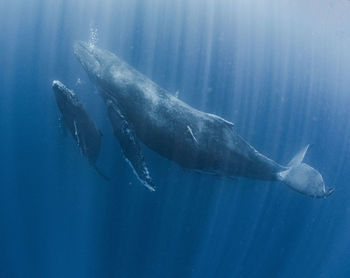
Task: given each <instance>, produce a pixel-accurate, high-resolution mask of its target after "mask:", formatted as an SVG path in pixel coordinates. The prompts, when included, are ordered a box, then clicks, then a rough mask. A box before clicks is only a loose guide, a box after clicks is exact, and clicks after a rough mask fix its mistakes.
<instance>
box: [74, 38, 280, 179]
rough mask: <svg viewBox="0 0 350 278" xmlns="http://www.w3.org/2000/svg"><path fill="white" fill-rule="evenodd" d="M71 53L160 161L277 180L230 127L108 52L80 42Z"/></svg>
mask: <svg viewBox="0 0 350 278" xmlns="http://www.w3.org/2000/svg"><path fill="white" fill-rule="evenodd" d="M74 53H75V55H76V56H77V58H78V59H79V61H80V63H81V64H82V65H83V67H84V69H85V70H86V72H87V73H88V75H89V77H90V79H91V80H92V81H93V82H94V83H95V84H96V85H97V86H98V88H99V89H100V92H101V94H102V96H103V98H104V99H105V100H106V101H109V102H110V103H115V105H117V106H118V107H119V108H120V110H121V111H122V112H123V114H124V115H125V117H126V118H127V120H128V122H129V123H130V124H131V125H132V126H133V128H134V130H135V132H136V135H137V138H138V139H139V140H141V141H142V142H143V143H144V144H145V145H146V146H148V147H149V148H150V149H152V150H154V151H155V152H157V153H159V154H161V155H162V156H164V157H166V158H168V159H170V160H172V161H175V162H177V163H178V164H180V165H181V166H183V167H185V168H189V169H193V170H199V171H203V172H207V173H212V174H218V175H223V176H228V177H236V176H242V177H248V178H255V179H262V180H277V179H278V178H277V175H276V174H277V173H278V172H280V171H282V170H285V169H286V168H285V167H282V166H280V165H279V164H277V163H276V162H274V161H273V160H271V159H269V158H267V157H265V156H264V155H262V154H260V153H259V152H257V151H256V150H255V149H254V148H253V147H252V146H251V145H249V144H248V143H247V142H246V141H245V140H243V139H242V138H241V137H240V136H239V135H238V134H237V133H236V132H235V130H234V128H233V124H232V123H230V122H228V121H226V120H224V119H222V118H220V117H218V116H216V115H212V114H208V113H204V112H201V111H198V110H196V109H194V108H193V107H190V106H189V105H187V104H186V103H184V102H182V101H181V100H179V99H178V98H176V97H174V96H173V95H171V94H170V93H169V92H167V91H166V90H164V89H163V88H161V87H159V86H158V85H157V84H155V83H154V82H152V81H151V80H150V79H148V78H147V77H145V76H144V75H143V74H141V73H139V72H138V71H136V70H135V69H134V68H132V67H131V66H129V65H128V64H127V63H125V62H124V61H122V60H121V59H119V58H118V57H117V56H115V55H114V54H113V53H111V52H109V51H106V50H101V49H99V48H96V47H90V46H89V45H88V44H87V43H84V42H79V43H76V44H75V46H74Z"/></svg>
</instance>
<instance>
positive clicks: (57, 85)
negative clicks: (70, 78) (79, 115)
mask: <svg viewBox="0 0 350 278" xmlns="http://www.w3.org/2000/svg"><path fill="white" fill-rule="evenodd" d="M52 89H53V91H54V93H55V97H56V101H57V104H58V106H59V108H60V109H61V111H62V109H64V107H67V106H68V105H73V106H76V105H77V98H76V95H75V93H74V92H73V91H72V90H69V89H68V88H67V87H66V86H65V85H64V84H63V83H61V82H60V81H58V80H55V81H53V82H52Z"/></svg>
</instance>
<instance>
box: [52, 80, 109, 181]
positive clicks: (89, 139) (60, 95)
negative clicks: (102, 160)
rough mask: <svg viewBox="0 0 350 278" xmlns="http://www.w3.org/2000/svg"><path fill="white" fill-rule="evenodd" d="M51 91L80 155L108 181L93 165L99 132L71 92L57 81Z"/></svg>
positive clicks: (98, 149) (98, 147) (99, 144)
mask: <svg viewBox="0 0 350 278" xmlns="http://www.w3.org/2000/svg"><path fill="white" fill-rule="evenodd" d="M52 89H53V91H54V94H55V98H56V102H57V106H58V109H59V110H60V113H61V115H62V120H63V123H64V125H65V126H66V127H67V128H68V130H69V131H70V133H71V135H72V136H73V138H74V140H75V141H76V143H77V145H78V147H79V149H80V151H81V153H82V155H83V156H85V157H86V158H87V159H88V161H89V162H90V164H91V165H92V166H93V167H94V168H95V170H96V171H97V172H98V173H99V174H100V175H101V176H102V177H104V178H105V179H108V178H107V177H106V176H105V175H104V174H103V173H102V172H101V171H100V169H98V168H97V167H96V164H95V163H96V160H97V158H98V156H99V153H100V148H101V132H100V131H99V130H98V129H97V127H96V125H95V123H94V122H93V120H92V119H91V118H90V116H89V114H88V112H87V111H86V109H85V108H84V106H83V105H82V104H81V103H80V102H79V99H78V97H77V96H76V94H75V93H74V92H73V91H72V90H70V89H68V88H67V87H66V86H65V85H64V84H63V83H61V82H60V81H58V80H55V81H53V82H52Z"/></svg>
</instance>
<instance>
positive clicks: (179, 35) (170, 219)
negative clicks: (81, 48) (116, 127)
mask: <svg viewBox="0 0 350 278" xmlns="http://www.w3.org/2000/svg"><path fill="white" fill-rule="evenodd" d="M349 18H350V2H349V1H346V0H333V1H330V0H319V1H315V0H309V1H302V0H294V1H291V0H279V1H277V0H261V1H254V0H217V1H214V0H187V1H185V0H149V1H146V0H114V1H112V0H99V1H97V0H74V1H68V0H27V1H23V0H22V1H21V0H14V1H0V130H1V133H0V134H1V135H0V250H1V252H0V277H4V278H12V277H14V278H22V277H23V278H24V277H25V278H32V277H33V278H34V277H35V278H41V277H43V278H44V277H45V278H47V277H50V278H60V277H66V278H68V277H91V278H92V277H121V278H134V277H135V278H136V277H137V278H140V277H152V278H153V277H155V278H157V277H169V278H170V277H194V278H203V277H208V278H211V277H219V278H221V277H223V278H225V277H230V278H231V277H242V278H243V277H244V278H254V277H259V278H261V277H269V278H270V277H278V278H280V277H281V278H287V277H317V278H318V277H326V278H328V277H332V278H333V277H349V275H350V201H349V199H350V184H349V180H350V171H349V169H350V160H349V159H350V121H349V120H350V89H349V83H350V52H349V47H350V28H349V27H350V23H349ZM79 40H83V41H88V42H90V43H91V44H93V45H96V46H98V47H101V48H105V49H109V50H110V51H112V52H114V53H116V54H117V55H118V56H119V57H121V58H122V59H123V60H125V61H127V62H128V63H129V64H130V65H132V66H133V67H135V68H136V69H137V70H138V71H140V72H142V73H143V74H145V75H146V76H147V77H149V78H150V79H152V80H153V81H155V82H156V83H158V84H159V85H160V86H161V87H163V88H165V89H167V90H168V91H169V92H171V93H173V94H174V95H175V94H176V95H178V97H179V99H181V100H182V101H184V102H186V103H188V104H189V105H191V106H193V107H195V108H197V109H200V110H203V111H205V112H210V113H213V114H217V115H219V116H221V117H223V118H225V119H227V120H229V121H232V122H233V123H234V124H235V129H236V130H237V132H238V133H239V134H240V135H241V136H242V137H243V138H245V139H246V140H247V141H248V142H249V143H251V144H252V145H253V146H254V147H255V148H257V150H259V151H260V152H262V153H263V154H265V155H267V156H268V157H270V158H272V159H274V160H275V161H277V162H279V163H281V164H283V165H286V164H287V163H288V161H289V160H290V159H291V158H292V157H293V156H294V155H295V154H296V153H297V152H298V151H299V150H300V149H301V148H302V147H304V146H305V145H307V144H312V147H311V148H310V150H309V151H308V153H307V155H306V158H305V161H306V162H307V163H309V164H310V165H312V166H313V167H315V168H316V169H318V170H319V171H320V173H321V174H322V175H323V178H324V180H325V182H326V185H327V186H329V187H334V188H335V192H334V193H333V195H332V196H330V197H329V198H327V199H324V200H323V199H313V198H310V197H307V196H304V195H302V194H299V193H297V192H295V191H292V190H291V189H289V188H288V187H287V186H285V185H283V184H282V183H278V182H266V181H265V182H264V181H258V180H249V179H241V178H237V179H235V180H229V179H219V178H216V177H212V176H206V175H199V174H195V173H192V172H190V171H185V170H183V169H182V168H181V167H179V166H177V165H176V164H174V163H173V162H171V161H168V160H166V159H164V158H162V157H161V156H159V155H158V154H156V153H154V152H152V151H151V150H149V149H147V148H146V147H144V146H143V152H144V155H145V159H146V162H147V164H148V167H149V169H150V172H151V175H152V178H153V180H154V182H155V183H156V184H157V190H156V192H150V191H148V190H147V189H146V188H145V187H143V186H142V185H141V184H140V183H139V182H138V180H137V178H136V177H135V176H134V175H133V173H132V171H131V169H130V168H129V166H128V165H127V163H125V161H124V158H123V156H122V154H121V150H120V146H119V144H118V142H117V141H116V140H115V138H114V135H113V131H112V128H111V126H110V124H109V121H108V119H107V114H106V108H105V105H104V103H103V100H102V99H101V97H100V96H99V95H98V93H97V91H96V88H95V87H94V85H93V84H92V83H91V82H90V81H89V79H88V76H87V75H86V73H85V72H84V71H83V69H82V67H81V66H80V64H79V62H78V61H77V59H76V58H75V57H74V54H73V50H72V47H73V44H74V42H76V41H79ZM55 79H58V80H61V81H62V82H64V83H65V84H67V86H69V87H70V88H72V89H74V91H75V92H76V94H77V95H78V96H79V98H80V99H81V100H82V102H83V103H84V105H85V106H86V108H87V110H88V111H89V113H90V114H91V116H92V118H93V119H94V120H95V121H96V123H97V125H98V126H99V128H100V129H101V131H102V133H103V138H102V149H101V153H100V157H99V160H98V162H97V164H98V166H99V167H100V168H102V169H103V171H104V172H105V173H106V174H107V175H108V176H110V181H109V182H107V181H106V180H104V179H102V178H101V177H100V176H99V175H98V174H97V173H96V171H94V169H93V168H92V167H90V165H89V163H88V162H87V160H86V159H84V158H83V157H82V156H81V154H80V151H79V148H78V147H77V146H76V144H75V142H74V141H73V139H72V137H71V136H70V135H69V134H68V136H65V135H64V132H62V128H60V122H59V116H60V115H59V111H58V109H57V105H56V101H55V98H54V94H53V91H52V89H51V83H52V81H53V80H55Z"/></svg>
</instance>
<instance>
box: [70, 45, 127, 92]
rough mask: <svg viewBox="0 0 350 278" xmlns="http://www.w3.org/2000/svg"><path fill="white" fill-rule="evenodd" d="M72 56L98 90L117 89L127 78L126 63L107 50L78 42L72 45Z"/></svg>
mask: <svg viewBox="0 0 350 278" xmlns="http://www.w3.org/2000/svg"><path fill="white" fill-rule="evenodd" d="M74 54H75V56H76V57H77V59H78V60H79V62H80V64H81V65H82V66H83V68H84V70H85V71H86V72H87V74H88V76H89V78H90V79H91V81H92V82H93V83H95V84H96V85H97V86H98V87H100V88H103V89H107V90H108V89H109V88H110V86H113V87H114V88H115V89H118V87H119V86H123V84H124V83H125V82H124V81H125V79H127V78H128V74H127V72H128V71H127V70H125V68H126V67H127V66H126V63H125V62H123V61H122V60H121V59H119V58H118V57H117V56H116V55H114V54H113V53H112V52H110V51H108V50H104V49H101V48H98V47H96V46H93V45H91V44H89V43H86V42H82V41H79V42H76V43H75V44H74ZM112 83H113V85H111V84H112Z"/></svg>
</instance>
